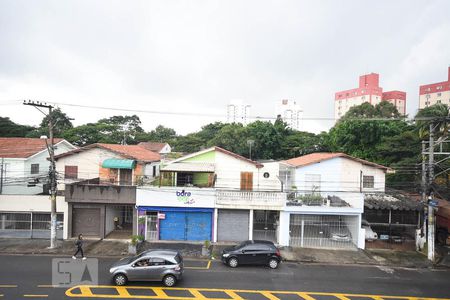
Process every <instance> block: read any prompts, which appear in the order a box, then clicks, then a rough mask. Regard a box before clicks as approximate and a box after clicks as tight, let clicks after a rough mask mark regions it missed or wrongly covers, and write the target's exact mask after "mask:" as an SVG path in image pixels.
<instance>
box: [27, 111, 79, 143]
mask: <svg viewBox="0 0 450 300" xmlns="http://www.w3.org/2000/svg"><path fill="white" fill-rule="evenodd" d="M50 118H51V120H52V125H53V136H54V137H62V136H63V135H64V132H65V131H67V130H69V129H71V128H73V125H72V122H71V119H70V118H69V117H68V116H67V115H66V114H65V113H64V112H63V111H62V110H61V109H60V108H55V109H53V110H52V113H51V114H48V115H46V116H45V117H44V118H43V119H42V121H41V124H40V125H39V127H38V128H36V129H35V130H33V131H31V132H30V133H28V135H27V136H28V137H40V136H42V135H47V136H48V135H49V130H48V123H49V121H50Z"/></svg>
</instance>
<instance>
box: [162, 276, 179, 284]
mask: <svg viewBox="0 0 450 300" xmlns="http://www.w3.org/2000/svg"><path fill="white" fill-rule="evenodd" d="M163 283H164V285H165V286H174V285H175V283H177V279H176V278H175V276H173V275H166V276H164V279H163Z"/></svg>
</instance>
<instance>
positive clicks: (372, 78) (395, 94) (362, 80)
mask: <svg viewBox="0 0 450 300" xmlns="http://www.w3.org/2000/svg"><path fill="white" fill-rule="evenodd" d="M379 78H380V76H379V75H378V74H376V73H370V74H366V75H362V76H359V86H358V87H357V88H353V89H350V90H344V91H341V92H337V93H336V94H335V96H334V118H335V119H336V120H338V119H340V118H341V117H342V116H343V115H345V113H346V112H348V111H349V110H350V108H351V107H353V106H356V105H361V104H363V103H364V102H368V103H370V104H372V105H376V104H378V103H380V102H381V101H388V102H390V103H392V104H394V105H395V107H397V110H398V112H399V113H400V114H402V115H405V113H406V93H405V92H402V91H389V92H384V93H383V88H382V87H380V85H379Z"/></svg>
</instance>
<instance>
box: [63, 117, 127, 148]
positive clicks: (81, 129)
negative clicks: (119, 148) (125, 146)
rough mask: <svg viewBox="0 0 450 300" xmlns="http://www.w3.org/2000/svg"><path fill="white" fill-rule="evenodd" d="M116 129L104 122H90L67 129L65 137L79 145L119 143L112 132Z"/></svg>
mask: <svg viewBox="0 0 450 300" xmlns="http://www.w3.org/2000/svg"><path fill="white" fill-rule="evenodd" d="M115 129H116V127H115V126H114V125H108V124H104V123H88V124H85V125H81V126H77V127H74V128H72V129H69V130H66V131H65V132H64V135H63V137H64V138H65V139H66V140H67V141H69V142H70V143H72V144H74V145H77V146H80V147H82V146H87V145H90V144H94V143H107V144H119V143H120V140H119V141H118V140H117V139H116V140H114V139H113V138H112V137H111V135H110V133H111V132H113V131H114V130H115Z"/></svg>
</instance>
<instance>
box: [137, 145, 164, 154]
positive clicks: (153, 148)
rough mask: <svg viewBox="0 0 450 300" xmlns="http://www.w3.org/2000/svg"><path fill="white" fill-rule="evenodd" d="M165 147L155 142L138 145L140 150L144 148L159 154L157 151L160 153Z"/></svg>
mask: <svg viewBox="0 0 450 300" xmlns="http://www.w3.org/2000/svg"><path fill="white" fill-rule="evenodd" d="M165 145H166V143H155V142H141V143H139V144H138V146H140V147H142V148H145V149H147V150H150V151H153V152H157V153H159V151H161V150H162V149H163V148H164V146H165Z"/></svg>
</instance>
